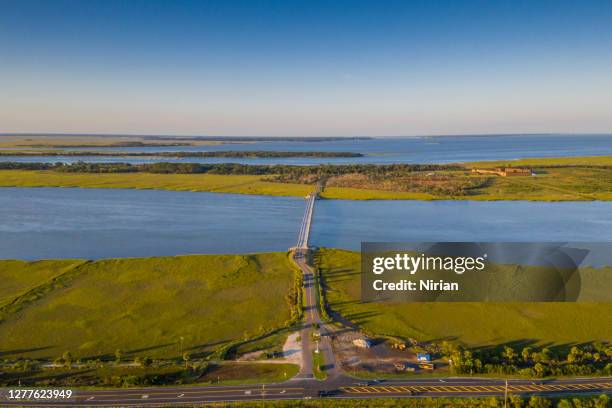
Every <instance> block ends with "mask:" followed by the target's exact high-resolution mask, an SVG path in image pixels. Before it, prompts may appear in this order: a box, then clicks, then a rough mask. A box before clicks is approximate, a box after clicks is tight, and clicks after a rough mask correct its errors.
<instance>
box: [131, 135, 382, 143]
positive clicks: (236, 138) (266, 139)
mask: <svg viewBox="0 0 612 408" xmlns="http://www.w3.org/2000/svg"><path fill="white" fill-rule="evenodd" d="M142 138H143V139H145V140H168V139H172V140H185V141H214V142H216V141H218V142H334V141H345V140H371V139H373V138H372V137H366V136H355V137H339V136H336V137H334V136H286V137H273V136H260V137H258V136H193V137H191V136H183V137H175V136H146V135H144V136H142Z"/></svg>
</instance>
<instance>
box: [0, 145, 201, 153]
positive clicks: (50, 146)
mask: <svg viewBox="0 0 612 408" xmlns="http://www.w3.org/2000/svg"><path fill="white" fill-rule="evenodd" d="M191 145H192V144H191V143H183V142H164V143H144V142H116V143H110V144H107V145H102V146H101V145H97V144H91V143H89V144H88V143H83V144H66V145H57V144H29V145H22V146H21V147H35V148H74V147H99V148H112V147H163V146H191ZM7 153H10V152H7ZM37 153H38V152H36V153H34V152H33V155H36V154H37ZM53 153H55V152H53ZM82 153H90V152H82ZM94 153H95V152H94ZM2 154H3V155H5V156H6V154H4V152H2ZM15 155H23V153H21V154H15ZM45 156H46V155H45Z"/></svg>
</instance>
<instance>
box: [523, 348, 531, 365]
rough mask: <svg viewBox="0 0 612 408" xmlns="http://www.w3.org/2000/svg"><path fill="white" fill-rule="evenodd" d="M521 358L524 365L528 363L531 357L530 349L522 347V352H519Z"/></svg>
mask: <svg viewBox="0 0 612 408" xmlns="http://www.w3.org/2000/svg"><path fill="white" fill-rule="evenodd" d="M521 356H522V357H523V361H525V362H526V363H527V362H529V357H530V356H531V347H523V351H521Z"/></svg>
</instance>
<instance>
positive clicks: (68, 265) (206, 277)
mask: <svg viewBox="0 0 612 408" xmlns="http://www.w3.org/2000/svg"><path fill="white" fill-rule="evenodd" d="M294 280H295V270H294V269H293V267H292V266H291V265H290V264H289V260H288V258H287V256H286V254H285V253H264V254H254V255H195V256H177V257H160V258H127V259H110V260H101V261H96V262H85V263H80V262H79V261H40V262H18V261H0V296H2V299H4V306H3V307H0V356H1V357H2V358H5V359H14V358H17V357H28V358H34V359H39V360H49V359H51V360H53V359H55V358H57V357H59V356H61V355H62V354H63V353H64V352H66V351H69V352H70V353H71V354H72V356H73V357H74V358H75V359H76V358H83V359H96V358H103V359H104V358H107V359H114V357H113V355H114V353H115V351H116V350H117V349H119V350H121V351H122V354H123V355H124V356H125V358H126V359H127V360H130V359H132V360H133V359H134V358H135V357H136V356H151V357H153V358H154V359H165V358H179V359H180V358H181V356H182V354H183V353H184V352H188V353H190V355H191V356H192V357H193V358H201V357H204V356H207V355H208V354H209V353H211V352H213V351H215V350H217V349H219V348H220V347H223V346H224V345H226V344H228V343H232V342H236V341H241V340H243V339H245V338H248V337H254V336H257V335H258V334H259V333H264V332H270V331H273V330H274V329H276V328H281V327H284V326H285V325H286V324H287V322H289V321H290V320H291V319H292V310H291V305H290V303H291V302H290V299H289V296H290V293H291V292H292V291H293V290H294ZM278 340H279V341H280V342H281V343H282V341H283V340H284V339H281V338H279V339H278ZM277 347H278V346H277Z"/></svg>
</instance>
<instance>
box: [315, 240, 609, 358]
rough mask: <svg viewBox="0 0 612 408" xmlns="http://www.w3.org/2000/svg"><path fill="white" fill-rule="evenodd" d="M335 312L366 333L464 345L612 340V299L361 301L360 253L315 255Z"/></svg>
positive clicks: (557, 343) (334, 252) (324, 253)
mask: <svg viewBox="0 0 612 408" xmlns="http://www.w3.org/2000/svg"><path fill="white" fill-rule="evenodd" d="M318 262H319V265H320V267H321V268H322V272H323V276H324V279H325V281H326V284H327V286H328V291H327V300H328V302H329V304H330V306H331V308H332V310H333V311H335V312H338V313H340V314H341V315H342V316H344V317H345V318H347V319H349V320H350V321H352V322H354V323H356V324H358V325H359V326H361V327H362V328H363V329H364V330H366V331H367V332H369V333H373V334H378V335H390V336H399V337H404V338H408V337H412V338H416V339H418V340H420V341H431V340H441V339H449V340H458V341H460V342H462V343H464V344H466V345H468V346H483V345H491V344H501V343H506V342H533V343H537V344H540V345H541V344H547V343H551V344H556V345H562V344H565V343H580V342H590V341H595V340H604V341H610V340H612V303H361V302H360V301H359V297H360V276H359V271H360V258H359V253H357V252H351V251H345V250H338V249H322V250H321V251H320V253H319V256H318Z"/></svg>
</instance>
